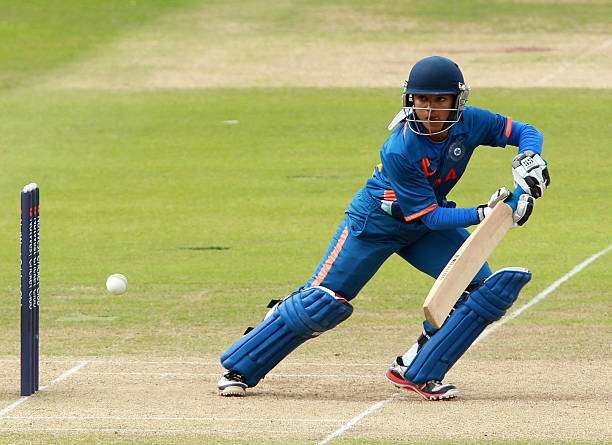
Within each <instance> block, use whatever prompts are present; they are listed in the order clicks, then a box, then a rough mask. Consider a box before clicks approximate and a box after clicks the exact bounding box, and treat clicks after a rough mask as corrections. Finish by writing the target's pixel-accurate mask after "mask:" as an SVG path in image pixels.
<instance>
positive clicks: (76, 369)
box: [0, 362, 87, 419]
mask: <svg viewBox="0 0 612 445" xmlns="http://www.w3.org/2000/svg"><path fill="white" fill-rule="evenodd" d="M86 364H87V362H80V363H78V364H77V365H75V366H73V367H72V368H70V369H69V370H67V371H64V372H63V373H61V374H60V375H59V376H57V377H56V378H55V379H53V380H51V382H49V384H48V385H46V386H41V387H39V388H38V390H39V391H45V390H46V389H47V388H49V386H52V385H55V384H57V383H60V382H62V381H64V380H66V379H67V378H68V377H70V376H71V375H73V374H75V373H77V372H79V371H80V370H81V369H82V368H83V367H84V366H85V365H86ZM29 398H30V396H22V397H20V398H19V399H18V400H16V401H14V402H13V403H11V404H10V405H8V406H6V407H5V408H3V409H2V410H0V419H1V418H3V417H4V416H5V415H6V414H8V413H10V412H11V411H13V410H14V409H15V408H17V407H18V406H19V405H21V404H22V403H23V402H25V401H26V400H28V399H29Z"/></svg>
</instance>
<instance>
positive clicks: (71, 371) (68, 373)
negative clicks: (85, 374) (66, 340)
mask: <svg viewBox="0 0 612 445" xmlns="http://www.w3.org/2000/svg"><path fill="white" fill-rule="evenodd" d="M87 363H89V362H86V361H84V362H80V363H78V364H76V365H75V366H73V367H72V368H70V369H69V370H67V371H64V372H62V373H61V374H60V375H58V376H57V377H56V378H54V379H53V380H51V382H50V383H49V384H48V385H47V386H41V387H40V390H41V391H44V390H45V389H47V388H48V387H49V386H51V385H56V384H58V383H60V382H63V381H64V380H66V379H67V378H68V377H70V376H71V375H74V374H76V373H77V372H79V371H80V370H81V369H83V368H84V367H85V366H86V365H87Z"/></svg>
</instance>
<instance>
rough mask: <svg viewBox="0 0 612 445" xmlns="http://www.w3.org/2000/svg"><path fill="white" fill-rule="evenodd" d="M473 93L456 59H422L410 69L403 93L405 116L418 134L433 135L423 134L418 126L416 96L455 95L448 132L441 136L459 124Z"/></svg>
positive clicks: (447, 122)
mask: <svg viewBox="0 0 612 445" xmlns="http://www.w3.org/2000/svg"><path fill="white" fill-rule="evenodd" d="M469 92H470V88H469V87H468V86H467V85H466V84H465V81H464V80H463V74H462V73H461V70H460V69H459V66H458V65H457V64H456V63H455V62H453V61H452V60H450V59H447V58H446V57H442V56H429V57H425V58H424V59H421V60H419V61H418V62H417V63H415V64H414V66H413V67H412V69H411V70H410V74H409V75H408V80H406V85H405V88H404V94H403V106H404V113H405V116H406V118H407V120H408V123H409V127H410V129H411V130H412V131H413V132H415V133H417V134H426V135H431V134H432V133H427V132H423V131H422V130H421V129H420V128H419V126H418V123H419V122H421V121H419V120H418V118H417V116H416V113H414V109H415V108H414V100H413V95H415V94H433V95H441V94H451V95H453V96H455V103H454V105H453V108H448V110H450V111H451V114H450V116H449V118H448V119H449V120H448V121H445V123H446V124H445V126H444V129H443V130H441V131H439V132H437V133H441V132H443V131H446V130H448V129H449V128H450V127H452V126H453V125H454V124H456V123H457V122H458V121H459V119H460V118H461V114H462V112H463V109H464V106H465V102H466V101H467V98H468V95H469ZM434 134H436V133H434Z"/></svg>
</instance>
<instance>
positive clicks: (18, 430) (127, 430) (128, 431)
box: [0, 425, 287, 443]
mask: <svg viewBox="0 0 612 445" xmlns="http://www.w3.org/2000/svg"><path fill="white" fill-rule="evenodd" d="M240 426H243V425H240ZM0 431H3V432H4V431H6V432H9V433H111V434H112V435H113V436H115V435H118V434H137V435H139V434H160V435H163V436H165V435H168V434H176V435H177V436H204V435H209V434H210V433H211V432H216V433H221V434H224V433H225V434H227V430H225V429H224V427H219V428H216V429H215V428H212V429H208V430H207V431H198V430H188V429H186V428H163V429H159V428H149V429H147V428H35V427H32V426H30V427H27V428H10V427H8V428H2V427H0ZM233 431H239V429H237V428H236V429H234V430H233ZM265 431H266V432H267V433H273V434H279V435H281V434H287V430H273V429H270V428H269V427H268V428H266V430H265ZM249 433H252V431H249ZM11 443H12V442H11ZM201 443H205V442H201Z"/></svg>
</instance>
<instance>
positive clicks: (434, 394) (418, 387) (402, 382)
mask: <svg viewBox="0 0 612 445" xmlns="http://www.w3.org/2000/svg"><path fill="white" fill-rule="evenodd" d="M407 370H408V367H407V366H404V362H403V361H402V358H401V357H397V358H396V359H395V360H394V361H393V363H391V366H389V369H387V372H386V373H385V377H386V378H387V380H389V381H390V382H391V383H393V384H394V385H395V386H396V387H398V388H401V389H405V390H406V391H414V392H416V393H417V394H418V395H420V396H421V397H423V398H424V399H426V400H448V399H453V398H455V397H456V396H457V395H458V394H459V390H458V389H457V388H456V387H455V385H450V384H446V383H442V382H438V381H436V380H429V381H428V382H425V383H412V382H411V381H410V380H407V379H406V377H404V374H405V373H406V371H407Z"/></svg>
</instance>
